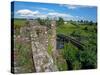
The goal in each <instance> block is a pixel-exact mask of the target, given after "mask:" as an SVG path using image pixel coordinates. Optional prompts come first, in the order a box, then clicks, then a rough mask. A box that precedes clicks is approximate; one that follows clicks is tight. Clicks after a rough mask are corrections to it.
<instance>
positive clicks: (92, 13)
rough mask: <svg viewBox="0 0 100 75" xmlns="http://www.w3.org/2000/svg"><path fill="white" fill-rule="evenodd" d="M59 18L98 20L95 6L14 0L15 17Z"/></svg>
mask: <svg viewBox="0 0 100 75" xmlns="http://www.w3.org/2000/svg"><path fill="white" fill-rule="evenodd" d="M30 17H31V18H37V17H40V18H46V17H50V18H54V17H56V18H58V17H62V18H64V19H65V20H89V21H94V22H95V21H97V8H96V7H95V6H80V5H67V4H48V3H36V2H14V18H30Z"/></svg>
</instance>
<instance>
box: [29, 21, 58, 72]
mask: <svg viewBox="0 0 100 75" xmlns="http://www.w3.org/2000/svg"><path fill="white" fill-rule="evenodd" d="M32 24H34V23H32ZM30 26H31V27H30V28H31V29H30V30H31V31H30V35H31V45H32V52H33V60H34V64H35V68H36V72H52V71H57V70H58V69H57V66H56V65H54V61H53V59H52V57H51V56H50V55H49V54H48V52H47V46H48V42H47V41H48V36H47V27H45V26H40V25H38V26H37V25H35V24H34V25H31V24H30ZM53 41H54V40H53Z"/></svg>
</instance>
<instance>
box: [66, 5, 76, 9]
mask: <svg viewBox="0 0 100 75" xmlns="http://www.w3.org/2000/svg"><path fill="white" fill-rule="evenodd" d="M77 8H78V7H77V6H75V5H69V6H68V9H77Z"/></svg>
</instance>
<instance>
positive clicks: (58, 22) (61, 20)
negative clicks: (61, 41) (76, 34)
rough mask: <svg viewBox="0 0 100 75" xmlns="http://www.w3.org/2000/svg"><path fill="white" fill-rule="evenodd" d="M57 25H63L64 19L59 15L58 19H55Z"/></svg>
mask: <svg viewBox="0 0 100 75" xmlns="http://www.w3.org/2000/svg"><path fill="white" fill-rule="evenodd" d="M59 25H64V20H63V18H61V17H59V20H58V21H57V26H59Z"/></svg>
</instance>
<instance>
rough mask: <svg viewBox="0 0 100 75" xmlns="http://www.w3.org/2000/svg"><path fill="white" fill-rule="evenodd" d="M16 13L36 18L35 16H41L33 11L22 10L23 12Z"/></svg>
mask: <svg viewBox="0 0 100 75" xmlns="http://www.w3.org/2000/svg"><path fill="white" fill-rule="evenodd" d="M16 13H17V14H19V15H20V16H34V15H37V14H39V11H31V10H29V9H22V10H18V11H17V12H16Z"/></svg>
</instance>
